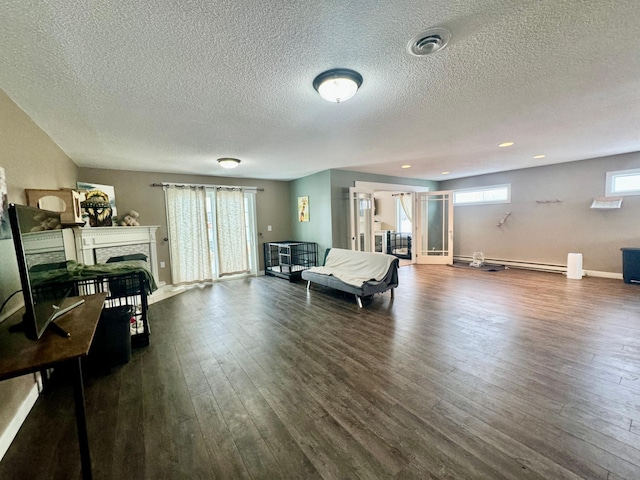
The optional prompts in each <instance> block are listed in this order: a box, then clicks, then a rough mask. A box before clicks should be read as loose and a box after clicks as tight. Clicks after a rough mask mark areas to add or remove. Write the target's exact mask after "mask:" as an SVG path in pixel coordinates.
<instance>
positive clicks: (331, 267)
mask: <svg viewBox="0 0 640 480" xmlns="http://www.w3.org/2000/svg"><path fill="white" fill-rule="evenodd" d="M395 259H396V257H394V256H392V255H387V254H385V253H369V252H357V251H355V250H345V249H342V248H332V249H331V250H329V254H328V255H327V258H326V260H325V264H324V266H323V267H311V268H310V269H309V271H310V272H315V273H322V274H324V275H333V276H334V277H336V278H338V279H340V280H342V281H343V282H344V283H347V284H349V285H353V286H354V287H361V286H362V284H363V283H365V282H368V281H369V280H378V281H380V280H382V279H383V278H384V277H385V275H386V274H387V272H388V271H389V267H390V266H391V263H392V262H393V261H394V260H395Z"/></svg>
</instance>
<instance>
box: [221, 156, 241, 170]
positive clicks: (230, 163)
mask: <svg viewBox="0 0 640 480" xmlns="http://www.w3.org/2000/svg"><path fill="white" fill-rule="evenodd" d="M218 163H219V164H220V166H221V167H222V168H236V167H237V166H238V165H240V160H238V159H237V158H219V159H218Z"/></svg>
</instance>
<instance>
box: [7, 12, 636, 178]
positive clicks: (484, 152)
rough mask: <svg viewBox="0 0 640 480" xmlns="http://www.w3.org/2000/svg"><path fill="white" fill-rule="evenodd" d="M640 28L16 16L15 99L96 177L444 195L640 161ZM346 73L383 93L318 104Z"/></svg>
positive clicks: (518, 17) (286, 16) (399, 15)
mask: <svg viewBox="0 0 640 480" xmlns="http://www.w3.org/2000/svg"><path fill="white" fill-rule="evenodd" d="M639 25H640V1H638V0H597V1H589V0H541V1H536V0H530V1H517V0H431V1H424V0H394V1H392V2H371V1H363V0H332V1H328V0H327V1H319V2H303V1H281V2H276V1H264V0H262V1H255V0H244V1H243V0H223V1H214V0H156V1H148V0H130V1H127V2H125V1H114V0H112V1H108V2H107V1H104V2H100V1H84V0H48V1H43V0H3V2H2V14H1V15H0V65H1V67H0V88H2V89H4V90H5V92H6V93H7V94H8V95H9V96H10V97H11V98H12V99H13V100H14V101H15V102H16V103H17V104H18V105H19V106H20V107H21V108H22V109H23V110H24V111H25V112H26V113H27V114H28V115H29V116H31V118H32V119H33V120H34V121H35V122H36V123H37V124H38V125H39V126H40V127H41V128H42V129H43V130H44V131H46V132H47V133H48V134H49V135H50V137H51V138H52V139H53V140H54V141H55V142H56V143H57V144H58V145H59V146H60V147H61V148H62V149H63V150H64V151H65V152H66V153H67V154H68V155H69V156H70V157H71V158H72V159H73V160H74V161H75V162H76V163H77V164H78V165H80V166H87V167H102V168H115V169H125V170H145V171H160V172H176V173H194V174H207V175H230V176H234V177H246V178H269V179H283V180H286V179H293V178H298V177H301V176H305V175H308V174H312V173H315V172H318V171H321V170H325V169H328V168H343V169H349V170H357V171H363V172H370V173H378V174H385V175H394V176H405V177H413V178H423V179H431V180H442V179H444V178H456V177H464V176H469V175H475V174H480V173H488V172H496V171H503V170H510V169H515V168H524V167H530V166H535V165H543V164H550V163H560V162H567V161H574V160H582V159H586V158H593V157H599V156H604V155H611V154H618V153H626V152H632V151H640V128H639V127H640V108H639V107H640V34H639V32H640V30H639ZM433 26H440V27H446V28H447V29H449V30H450V31H451V33H452V39H451V42H450V44H449V45H448V46H447V47H446V48H445V49H444V50H442V51H440V52H437V53H435V54H433V55H430V56H427V57H423V58H418V57H414V56H412V55H410V54H409V53H408V52H407V48H406V47H407V43H408V42H409V40H410V39H411V38H412V37H413V36H415V35H416V34H418V33H420V32H421V31H423V30H425V29H426V28H428V27H433ZM336 67H343V68H351V69H354V70H357V71H358V72H360V74H361V75H362V76H363V78H364V82H363V85H362V87H361V89H360V91H359V92H358V93H357V94H356V96H355V97H354V98H353V99H351V100H349V101H348V102H345V103H342V104H333V103H329V102H326V101H324V100H322V99H321V98H320V97H319V95H318V94H317V92H316V91H315V90H314V89H313V87H312V82H313V79H314V77H315V76H316V75H318V74H319V73H321V72H323V71H324V70H328V69H331V68H336ZM505 141H512V142H515V145H514V146H513V147H510V148H500V149H499V148H498V147H497V145H498V144H499V143H501V142H505ZM537 154H545V155H546V158H544V159H541V160H535V159H533V158H532V157H533V156H534V155H537ZM223 156H224V157H226V156H231V157H237V158H240V159H241V160H242V164H241V165H240V166H239V167H238V168H237V169H236V170H232V171H226V170H222V169H221V168H220V167H219V166H218V165H217V164H216V161H215V159H216V158H218V157H223ZM405 163H409V164H411V165H412V167H411V168H410V169H406V170H404V169H400V166H401V165H402V164H405ZM445 170H446V171H450V172H451V174H450V175H449V176H447V177H443V176H442V175H441V172H442V171H445Z"/></svg>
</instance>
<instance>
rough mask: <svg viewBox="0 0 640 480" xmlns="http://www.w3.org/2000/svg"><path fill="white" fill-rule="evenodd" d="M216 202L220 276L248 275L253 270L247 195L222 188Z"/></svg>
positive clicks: (239, 191)
mask: <svg viewBox="0 0 640 480" xmlns="http://www.w3.org/2000/svg"><path fill="white" fill-rule="evenodd" d="M215 199H216V200H215V203H216V205H215V212H216V213H215V216H216V239H217V242H218V275H220V276H223V275H233V274H237V273H247V272H249V268H250V267H249V252H248V245H247V227H246V225H247V220H246V216H245V205H244V201H245V196H244V192H243V191H242V190H238V189H226V188H218V189H217V190H216V195H215Z"/></svg>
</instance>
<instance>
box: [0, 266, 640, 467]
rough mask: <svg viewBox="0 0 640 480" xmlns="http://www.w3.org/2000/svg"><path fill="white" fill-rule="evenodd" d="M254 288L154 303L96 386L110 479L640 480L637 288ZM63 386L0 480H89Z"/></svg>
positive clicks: (96, 460)
mask: <svg viewBox="0 0 640 480" xmlns="http://www.w3.org/2000/svg"><path fill="white" fill-rule="evenodd" d="M305 286H306V285H305V283H304V282H301V283H298V284H290V283H288V282H287V281H285V280H281V279H277V278H271V277H260V278H253V279H249V280H237V281H228V282H221V283H218V284H216V285H214V286H212V287H207V288H202V289H193V290H190V291H187V292H186V293H184V294H182V295H178V296H176V297H172V298H170V299H167V300H164V301H162V302H159V303H157V304H154V305H152V306H151V308H150V317H151V327H152V335H151V344H150V345H149V346H148V347H145V348H141V349H138V350H135V351H134V354H133V357H132V359H131V361H130V362H129V363H128V364H126V365H124V366H122V367H120V368H117V369H114V370H113V372H112V373H111V374H110V375H106V376H95V377H90V378H88V379H87V382H86V395H87V409H88V415H89V438H90V442H91V453H92V460H93V466H94V478H97V479H150V480H157V479H194V478H207V479H208V478H222V479H242V478H253V479H277V478H291V479H319V478H329V479H332V478H371V479H377V478H398V479H412V478H416V479H432V478H446V479H472V478H485V479H492V480H495V479H519V478H527V479H575V478H589V479H591V478H594V479H610V480H613V479H620V478H625V479H639V478H640V379H639V376H640V285H626V284H624V283H623V282H622V281H621V280H608V279H600V278H584V279H583V280H568V279H566V278H565V277H564V276H562V275H559V274H549V273H539V272H528V271H522V270H506V271H502V272H480V271H473V270H465V269H457V268H450V267H446V266H407V267H402V268H401V269H400V287H399V288H398V289H397V290H396V294H395V300H393V301H392V300H391V299H390V295H389V293H386V294H383V295H376V296H375V297H374V298H373V299H372V300H371V301H369V302H367V303H366V304H365V308H363V309H358V308H357V306H356V303H355V301H354V300H353V297H351V296H346V295H342V294H340V293H337V292H335V291H332V290H329V289H325V288H322V287H317V286H312V288H311V291H310V292H309V293H308V292H307V291H306V290H305ZM79 463H80V462H79V456H78V447H77V442H76V433H75V423H74V415H73V401H72V396H71V391H70V388H69V387H68V386H67V385H66V384H65V382H64V381H62V380H60V381H58V382H54V384H53V385H52V388H51V389H50V390H49V391H48V392H46V393H45V394H43V395H42V396H41V397H40V399H39V400H38V402H37V404H36V406H35V407H34V409H33V410H32V412H31V413H30V415H29V417H28V419H27V421H26V422H25V424H24V425H23V427H22V429H21V430H20V432H19V434H18V436H17V438H16V440H15V441H14V443H13V444H12V446H11V448H10V449H9V451H8V452H7V454H6V456H5V458H4V459H3V460H2V462H0V478H2V479H27V478H56V479H58V478H59V479H75V478H79V476H80V469H79Z"/></svg>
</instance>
